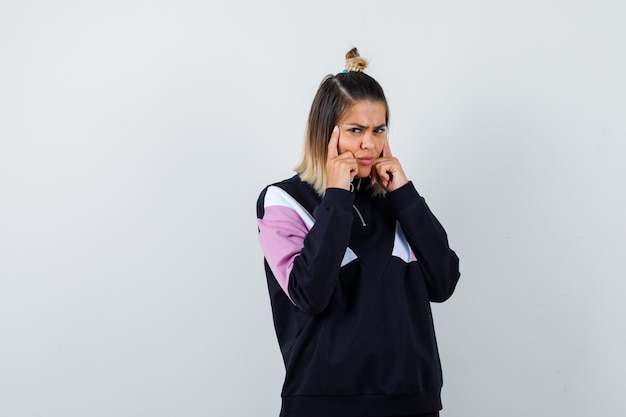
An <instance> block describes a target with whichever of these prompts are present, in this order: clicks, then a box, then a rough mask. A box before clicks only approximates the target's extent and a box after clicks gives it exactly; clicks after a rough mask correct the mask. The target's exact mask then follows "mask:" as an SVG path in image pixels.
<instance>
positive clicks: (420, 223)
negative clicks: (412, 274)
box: [387, 182, 460, 302]
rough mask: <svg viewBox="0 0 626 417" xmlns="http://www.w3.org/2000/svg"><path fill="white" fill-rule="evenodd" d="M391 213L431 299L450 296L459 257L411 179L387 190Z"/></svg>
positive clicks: (455, 279) (439, 300) (456, 277)
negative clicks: (417, 264)
mask: <svg viewBox="0 0 626 417" xmlns="http://www.w3.org/2000/svg"><path fill="white" fill-rule="evenodd" d="M387 198H388V199H389V201H390V203H391V206H392V208H393V210H394V213H395V215H396V217H397V219H398V222H399V223H400V226H401V227H402V230H403V231H404V233H405V235H406V238H407V240H408V242H409V245H410V246H411V249H412V250H413V252H414V253H415V256H416V257H417V260H418V262H419V263H420V265H421V268H422V272H423V274H424V279H425V281H426V288H427V289H428V295H429V298H430V300H431V301H434V302H443V301H445V300H447V299H448V298H450V296H451V295H452V293H453V292H454V289H455V287H456V284H457V282H458V280H459V277H460V273H459V258H458V256H457V255H456V253H455V252H454V251H453V250H452V249H450V246H449V243H448V236H447V234H446V232H445V230H444V228H443V227H442V226H441V223H439V221H438V220H437V219H436V218H435V216H434V215H433V214H432V212H431V211H430V209H429V208H428V206H427V205H426V201H425V200H424V198H423V197H421V196H420V195H419V194H418V192H417V190H416V189H415V187H414V186H413V183H412V182H409V183H408V184H406V185H404V186H402V187H400V188H398V189H397V190H394V191H392V192H390V193H387Z"/></svg>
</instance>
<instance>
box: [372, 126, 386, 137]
mask: <svg viewBox="0 0 626 417" xmlns="http://www.w3.org/2000/svg"><path fill="white" fill-rule="evenodd" d="M374 132H376V133H378V134H379V135H380V134H383V133H385V129H384V128H382V127H380V128H378V129H376V130H375V131H374Z"/></svg>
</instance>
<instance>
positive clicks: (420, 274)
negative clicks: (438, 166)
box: [257, 48, 459, 417]
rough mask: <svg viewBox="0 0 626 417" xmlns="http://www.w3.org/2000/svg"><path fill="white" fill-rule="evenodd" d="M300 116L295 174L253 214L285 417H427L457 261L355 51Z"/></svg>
mask: <svg viewBox="0 0 626 417" xmlns="http://www.w3.org/2000/svg"><path fill="white" fill-rule="evenodd" d="M346 59H347V61H346V69H345V70H344V71H343V72H341V73H339V74H337V75H329V76H327V77H326V78H325V79H324V80H323V82H322V84H321V85H320V87H319V90H318V91H317V94H316V96H315V99H314V100H313V104H312V106H311V111H310V114H309V120H308V126H307V133H306V142H305V151H304V157H303V159H302V162H301V163H300V165H299V166H298V167H297V169H296V171H297V173H298V175H296V176H294V177H292V178H290V179H287V180H284V181H282V182H279V183H276V184H273V185H271V186H268V187H267V188H265V190H263V192H262V193H261V195H260V197H259V200H258V203H257V218H258V226H259V240H260V243H261V248H262V250H263V253H264V255H265V271H266V275H267V283H268V287H269V292H270V299H271V304H272V312H273V317H274V326H275V329H276V334H277V336H278V342H279V345H280V348H281V352H282V355H283V359H284V362H285V367H286V377H285V383H284V385H283V391H282V399H283V401H282V410H281V414H280V415H281V416H283V417H291V416H296V417H335V416H337V417H338V416H346V417H347V416H437V415H438V412H439V410H440V409H441V399H440V391H441V386H442V375H441V366H440V361H439V354H438V351H437V343H436V340H435V332H434V328H433V320H432V314H431V310H430V302H431V301H434V302H442V301H445V300H446V299H448V298H449V297H450V296H451V295H452V292H453V291H454V288H455V286H456V283H457V281H458V279H459V269H458V266H459V261H458V257H457V256H456V254H455V253H454V252H453V251H452V250H451V249H450V248H449V246H448V240H447V237H446V233H445V231H444V229H443V228H442V227H441V225H440V224H439V222H438V221H437V219H436V218H435V217H434V216H433V215H432V213H431V212H430V210H429V209H428V207H427V206H426V203H425V202H424V199H423V198H422V197H421V196H420V195H419V194H418V193H417V191H416V190H415V188H414V186H413V184H412V183H411V182H410V181H409V180H408V179H407V177H406V175H405V173H404V170H403V169H402V165H401V164H400V161H399V160H398V159H397V158H395V157H394V156H393V155H392V153H391V150H390V147H389V143H388V141H387V128H388V122H389V108H388V106H387V101H386V99H385V95H384V92H383V90H382V88H381V86H380V85H379V84H378V83H377V82H376V81H375V80H374V79H373V78H371V77H370V76H368V75H366V74H365V73H363V70H364V69H365V68H366V66H367V62H366V61H365V60H364V59H363V58H361V57H360V56H359V54H358V52H357V50H356V48H355V49H353V50H351V51H350V52H348V54H347V55H346Z"/></svg>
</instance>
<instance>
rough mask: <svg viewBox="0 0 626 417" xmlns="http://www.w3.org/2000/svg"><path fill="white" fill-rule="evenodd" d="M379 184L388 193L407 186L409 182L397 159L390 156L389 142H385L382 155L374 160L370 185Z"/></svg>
mask: <svg viewBox="0 0 626 417" xmlns="http://www.w3.org/2000/svg"><path fill="white" fill-rule="evenodd" d="M377 182H378V183H379V184H380V185H382V186H383V188H384V189H385V190H387V191H389V192H391V191H394V190H397V189H398V188H400V187H402V186H403V185H405V184H407V183H408V182H409V180H408V179H407V178H406V174H405V173H404V170H403V169H402V165H400V161H398V158H394V157H393V156H392V155H391V149H389V141H386V142H385V146H384V147H383V155H382V156H381V157H380V158H376V160H375V161H374V166H373V168H372V184H375V183H377Z"/></svg>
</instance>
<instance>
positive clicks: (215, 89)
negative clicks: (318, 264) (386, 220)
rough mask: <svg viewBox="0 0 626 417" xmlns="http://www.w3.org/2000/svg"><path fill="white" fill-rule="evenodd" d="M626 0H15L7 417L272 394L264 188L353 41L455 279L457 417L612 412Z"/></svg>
mask: <svg viewBox="0 0 626 417" xmlns="http://www.w3.org/2000/svg"><path fill="white" fill-rule="evenodd" d="M625 21H626V3H624V2H623V1H618V0H615V1H610V0H594V1H591V0H589V1H578V0H574V1H556V0H542V1H538V0H535V1H507V2H502V1H495V0H490V1H488V0H483V1H474V2H465V1H448V2H440V1H388V2H375V1H341V2H339V1H308V2H287V1H284V2H281V1H277V0H271V1H265V2H257V1H232V2H206V1H192V0H178V1H172V0H162V1H155V2H148V1H137V0H125V1H120V0H117V1H108V2H104V1H102V2H82V1H77V0H76V1H66V0H60V1H55V2H46V1H42V0H25V1H24V0H20V1H17V0H3V1H2V2H1V3H0V416H2V417H31V416H46V417H54V416H59V417H61V416H62V417H84V416H91V417H97V416H103V417H110V416H117V417H139V416H151V417H161V416H168V417H169V416H189V417H193V416H221V417H228V416H232V417H241V416H277V415H278V410H279V407H280V397H279V394H280V388H281V384H282V378H283V365H282V360H281V357H280V353H279V349H278V345H277V343H276V338H275V335H274V330H273V326H272V321H271V312H270V307H269V299H268V296H267V289H266V283H265V277H264V273H263V268H262V255H261V252H260V249H259V246H258V242H257V229H256V219H255V203H256V198H257V196H258V194H259V192H260V191H261V189H262V188H263V187H264V186H265V185H266V184H268V183H271V182H274V181H277V180H280V179H283V178H286V177H288V176H291V175H292V168H293V167H294V166H295V165H296V164H297V162H298V160H299V157H300V155H301V151H302V140H303V135H304V126H305V121H306V116H307V113H308V109H309V106H310V103H311V100H312V98H313V95H314V93H315V90H316V89H317V87H318V85H319V82H320V81H321V80H322V78H323V77H324V76H325V75H326V74H328V73H337V72H339V71H341V70H342V69H343V62H344V61H343V54H344V53H345V52H346V51H347V50H348V49H349V48H351V47H352V46H358V47H359V49H360V50H361V52H362V54H363V55H364V56H366V57H368V58H370V59H371V66H370V69H369V71H368V72H369V74H370V75H372V76H374V77H375V78H376V79H377V80H378V81H379V82H380V83H381V84H382V85H383V87H384V88H385V90H386V93H387V96H388V100H389V102H390V107H391V130H390V138H391V139H390V140H391V145H392V149H393V151H394V154H395V155H396V156H398V157H399V158H400V161H401V162H402V163H403V165H404V167H405V170H406V171H407V172H408V174H409V176H410V177H411V179H412V180H413V181H414V183H415V184H416V187H417V188H418V190H419V191H420V193H421V194H422V195H424V196H425V198H426V200H427V202H428V203H429V205H430V207H431V209H432V210H433V211H434V212H435V214H436V215H437V217H438V218H439V220H440V221H441V222H442V223H443V224H444V226H445V228H446V230H447V232H448V235H449V238H450V242H451V245H452V246H453V248H454V249H455V250H456V251H457V253H458V254H459V256H460V258H461V271H462V277H461V281H460V283H459V285H458V287H457V291H456V293H455V295H454V296H453V297H452V299H450V300H449V301H448V302H446V303H444V304H441V305H434V306H433V309H434V312H435V320H436V328H437V333H438V339H439V345H440V350H441V355H442V360H443V366H444V379H445V386H444V390H443V401H444V411H443V413H442V416H449V417H452V416H485V417H487V416H489V417H500V416H508V417H522V416H524V417H525V416H530V415H532V416H536V417H553V416H570V417H587V416H590V415H596V416H600V415H601V416H605V417H623V416H624V415H625V414H624V413H625V412H626V399H625V397H624V395H623V392H624V387H625V386H626V384H625V382H626V377H625V375H626V358H625V355H624V353H625V352H626V332H625V331H624V319H626V303H625V300H626V267H625V266H624V262H623V259H622V258H621V256H623V252H624V235H625V234H626V219H625V217H626V216H625V214H624V213H626V199H625V192H624V189H625V181H624V179H625V178H626V168H625V167H624V163H623V160H624V158H625V156H626V120H625V116H626V76H625V75H624V74H626V54H625V53H624V51H626V25H625V24H624V22H625Z"/></svg>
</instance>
